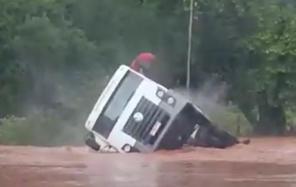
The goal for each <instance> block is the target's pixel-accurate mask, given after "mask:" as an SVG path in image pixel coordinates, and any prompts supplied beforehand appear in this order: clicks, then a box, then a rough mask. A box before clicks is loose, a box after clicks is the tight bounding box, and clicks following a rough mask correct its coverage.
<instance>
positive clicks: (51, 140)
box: [0, 113, 83, 146]
mask: <svg viewBox="0 0 296 187" xmlns="http://www.w3.org/2000/svg"><path fill="white" fill-rule="evenodd" d="M65 123H66V121H62V120H61V119H59V118H57V117H55V116H53V115H48V114H44V113H39V114H34V115H31V116H29V117H26V118H18V117H14V116H11V117H7V118H4V119H1V126H0V143H1V144H6V145H36V146H54V145H63V144H71V145H73V144H80V143H82V134H83V133H82V127H79V126H73V125H71V124H65Z"/></svg>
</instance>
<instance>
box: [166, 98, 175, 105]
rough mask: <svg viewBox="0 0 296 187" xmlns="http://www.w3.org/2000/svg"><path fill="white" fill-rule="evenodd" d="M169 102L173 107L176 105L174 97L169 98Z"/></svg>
mask: <svg viewBox="0 0 296 187" xmlns="http://www.w3.org/2000/svg"><path fill="white" fill-rule="evenodd" d="M167 102H168V104H170V105H173V104H174V103H175V99H174V98H173V97H169V98H168V100H167Z"/></svg>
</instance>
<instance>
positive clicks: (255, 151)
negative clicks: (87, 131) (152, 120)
mask: <svg viewBox="0 0 296 187" xmlns="http://www.w3.org/2000/svg"><path fill="white" fill-rule="evenodd" d="M295 143H296V139H295V138H293V139H275V140H272V139H267V140H266V139H263V140H256V141H253V143H252V144H251V145H250V146H236V147H234V148H230V149H227V150H215V149H192V150H190V149H189V150H186V149H185V150H181V151H175V152H159V153H155V154H150V155H144V154H130V155H123V154H95V153H91V152H89V151H87V149H86V148H35V147H1V146H0V187H78V186H80V187H107V186H112V187H116V186H118V187H179V186H181V187H183V186H187V187H212V186H213V187H265V186H267V187H294V186H295V187H296V144H295Z"/></svg>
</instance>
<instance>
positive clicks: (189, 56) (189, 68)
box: [186, 0, 194, 91]
mask: <svg viewBox="0 0 296 187" xmlns="http://www.w3.org/2000/svg"><path fill="white" fill-rule="evenodd" d="M193 1H194V0H190V16H189V26H188V51H187V80H186V88H187V89H188V91H189V89H190V76H191V75H190V74H191V45H192V23H193Z"/></svg>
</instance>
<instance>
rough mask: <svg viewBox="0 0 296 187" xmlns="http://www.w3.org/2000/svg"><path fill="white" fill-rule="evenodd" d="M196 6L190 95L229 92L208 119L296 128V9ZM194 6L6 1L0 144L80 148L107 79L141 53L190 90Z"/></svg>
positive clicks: (0, 11)
mask: <svg viewBox="0 0 296 187" xmlns="http://www.w3.org/2000/svg"><path fill="white" fill-rule="evenodd" d="M196 3H197V4H196V7H195V13H194V17H195V19H194V23H193V54H192V75H191V78H192V87H194V88H195V89H197V90H200V89H201V88H202V87H203V86H204V85H205V84H206V83H207V82H208V81H209V80H212V79H215V84H213V86H214V87H215V85H220V84H226V85H227V89H226V93H227V94H226V96H225V97H223V102H220V101H219V105H220V104H221V105H222V106H223V109H225V110H219V111H218V112H213V113H211V114H210V116H211V117H212V118H213V119H214V121H217V122H221V123H222V125H223V126H225V127H227V128H228V129H232V130H233V129H236V126H237V124H238V123H241V130H242V131H243V132H247V133H249V132H250V131H251V130H252V131H253V133H258V134H277V135H281V134H284V133H285V130H286V127H287V126H289V127H291V126H294V124H295V115H294V114H295V101H296V100H295V99H296V97H295V96H296V95H295V91H296V74H295V71H296V63H295V60H296V34H295V29H296V3H295V2H294V1H293V0H261V1H258V0H249V1H246V0H211V1H208V0H196ZM187 7H188V0H162V1H160V0H158V1H157V0H142V1H140V0H125V1H122V2H121V1H118V0H99V1H98V0H83V1H78V0H9V1H8V0H0V118H1V119H2V120H1V122H0V124H1V125H0V143H8V144H34V145H56V144H63V143H67V144H69V143H75V144H76V143H80V142H81V140H82V137H83V131H82V130H81V128H82V127H81V126H82V125H83V123H84V121H85V119H86V117H87V115H88V113H89V112H90V110H91V107H92V105H93V102H94V101H95V100H96V99H97V97H98V95H99V93H100V90H101V89H102V88H103V86H104V84H105V83H106V81H107V80H108V75H110V74H111V73H112V72H113V71H114V70H115V68H116V67H117V66H118V64H128V63H130V61H131V60H132V59H133V58H134V57H135V56H136V54H137V53H138V52H141V51H152V52H153V53H155V54H156V55H157V56H158V58H159V59H160V61H161V63H162V65H163V67H164V69H166V68H169V70H170V71H167V73H169V75H168V77H170V81H169V85H170V87H182V86H184V85H185V79H186V65H185V63H186V50H187V27H188V16H189V12H188V8H187ZM197 18H198V19H197ZM172 80H174V81H172ZM214 90H215V89H214ZM229 103H231V104H229ZM11 116H15V117H11ZM238 116H240V117H238ZM238 119H240V120H238ZM233 132H235V130H233ZM71 134H72V135H71Z"/></svg>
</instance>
